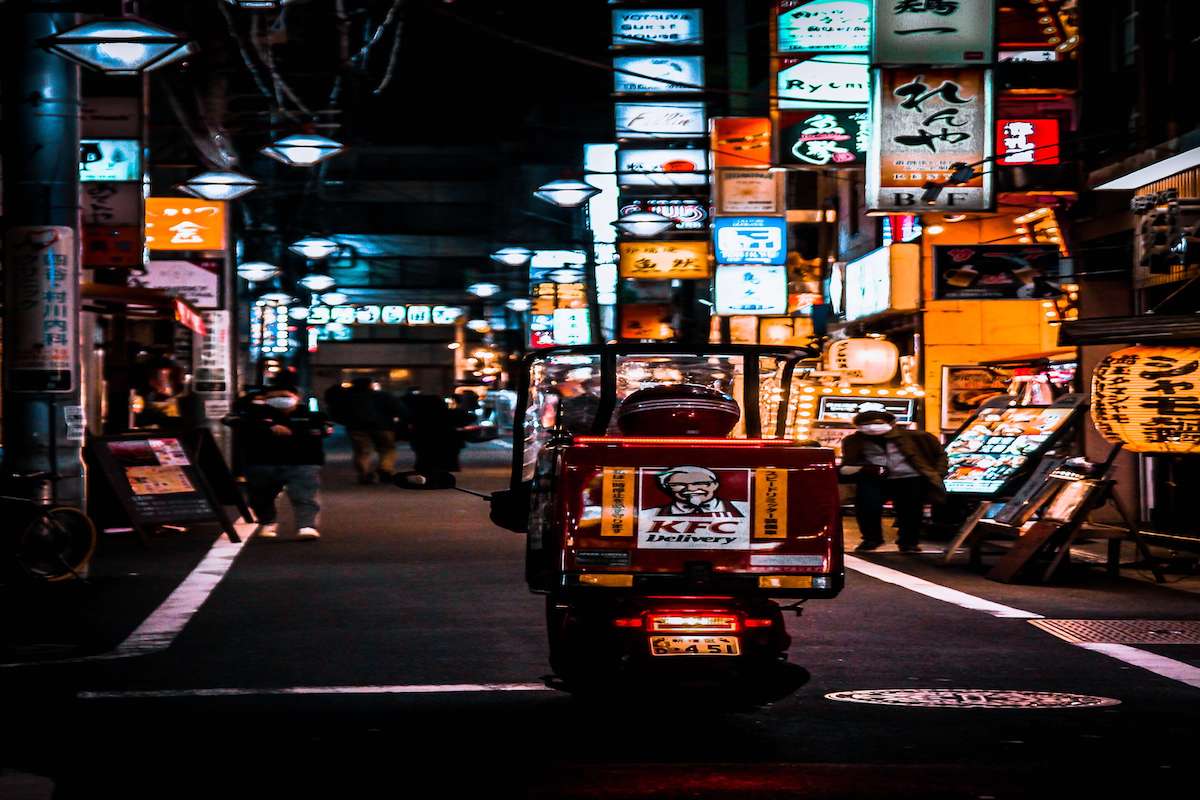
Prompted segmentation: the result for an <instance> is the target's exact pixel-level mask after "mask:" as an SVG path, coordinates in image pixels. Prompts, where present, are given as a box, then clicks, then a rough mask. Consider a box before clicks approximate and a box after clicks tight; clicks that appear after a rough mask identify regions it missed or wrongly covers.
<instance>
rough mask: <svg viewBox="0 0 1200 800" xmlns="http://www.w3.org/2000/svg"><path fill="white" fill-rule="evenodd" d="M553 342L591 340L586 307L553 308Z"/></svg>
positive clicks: (581, 342) (575, 342)
mask: <svg viewBox="0 0 1200 800" xmlns="http://www.w3.org/2000/svg"><path fill="white" fill-rule="evenodd" d="M553 330H554V334H553V335H554V343H555V344H563V345H567V344H587V343H588V342H590V341H591V335H590V331H589V330H588V310H587V309H586V308H556V309H554V323H553Z"/></svg>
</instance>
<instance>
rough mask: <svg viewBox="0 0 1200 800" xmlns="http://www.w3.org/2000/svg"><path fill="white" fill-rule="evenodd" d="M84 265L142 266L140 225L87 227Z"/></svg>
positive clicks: (84, 244) (84, 232)
mask: <svg viewBox="0 0 1200 800" xmlns="http://www.w3.org/2000/svg"><path fill="white" fill-rule="evenodd" d="M82 238H83V266H85V267H87V268H89V269H94V268H97V267H123V268H131V269H136V268H138V267H141V266H142V263H143V262H142V259H143V254H142V229H141V227H140V226H138V225H84V226H83V237H82Z"/></svg>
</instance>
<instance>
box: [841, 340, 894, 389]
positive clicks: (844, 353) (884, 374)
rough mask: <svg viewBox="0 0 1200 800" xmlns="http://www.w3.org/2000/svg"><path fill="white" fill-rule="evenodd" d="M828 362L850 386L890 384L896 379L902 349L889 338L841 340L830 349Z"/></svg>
mask: <svg viewBox="0 0 1200 800" xmlns="http://www.w3.org/2000/svg"><path fill="white" fill-rule="evenodd" d="M828 360H829V368H830V369H831V370H837V371H838V372H841V373H842V377H843V378H844V379H845V381H846V382H847V383H887V382H888V381H890V380H891V379H892V378H894V377H896V371H897V370H898V369H899V366H900V350H899V349H897V347H896V345H894V344H892V343H891V342H889V341H888V340H887V339H842V340H841V341H837V342H834V343H833V344H831V345H830V346H829V356H828Z"/></svg>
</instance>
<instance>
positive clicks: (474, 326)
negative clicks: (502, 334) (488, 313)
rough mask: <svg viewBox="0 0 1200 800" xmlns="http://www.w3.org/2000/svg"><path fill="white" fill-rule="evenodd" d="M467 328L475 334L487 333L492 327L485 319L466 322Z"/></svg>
mask: <svg viewBox="0 0 1200 800" xmlns="http://www.w3.org/2000/svg"><path fill="white" fill-rule="evenodd" d="M467 327H468V328H469V329H470V330H473V331H475V332H476V333H487V332H488V331H490V330H491V329H492V326H491V325H489V324H488V321H487V320H486V319H469V320H467Z"/></svg>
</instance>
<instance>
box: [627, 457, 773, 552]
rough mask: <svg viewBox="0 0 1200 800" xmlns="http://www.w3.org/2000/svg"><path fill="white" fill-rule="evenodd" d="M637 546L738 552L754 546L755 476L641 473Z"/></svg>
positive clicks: (681, 469) (686, 469) (703, 471)
mask: <svg viewBox="0 0 1200 800" xmlns="http://www.w3.org/2000/svg"><path fill="white" fill-rule="evenodd" d="M640 472H641V475H640V481H641V493H640V501H641V502H640V506H639V511H638V546H639V547H645V548H650V549H670V550H678V549H695V550H737V549H744V548H746V547H748V546H749V542H750V519H749V518H750V476H749V471H748V470H744V469H719V470H714V469H709V468H707V467H697V466H677V467H670V468H669V469H664V470H652V469H649V470H641V471H640Z"/></svg>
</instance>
